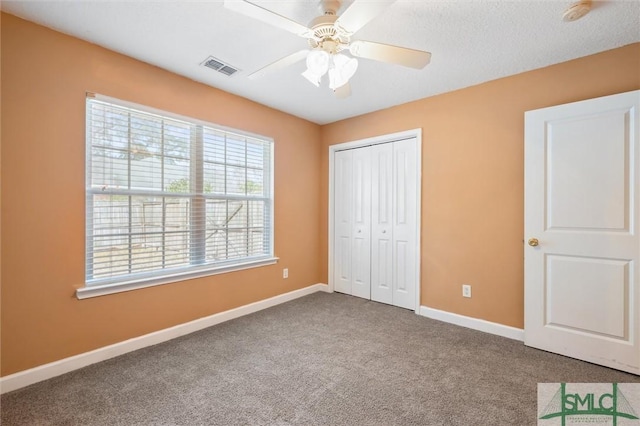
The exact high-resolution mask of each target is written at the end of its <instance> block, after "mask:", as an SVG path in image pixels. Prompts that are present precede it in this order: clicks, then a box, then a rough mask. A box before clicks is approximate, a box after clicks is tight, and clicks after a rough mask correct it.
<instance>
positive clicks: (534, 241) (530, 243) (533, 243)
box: [529, 238, 540, 247]
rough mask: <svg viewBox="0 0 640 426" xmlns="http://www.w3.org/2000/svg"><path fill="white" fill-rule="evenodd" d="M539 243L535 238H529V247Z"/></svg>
mask: <svg viewBox="0 0 640 426" xmlns="http://www.w3.org/2000/svg"><path fill="white" fill-rule="evenodd" d="M538 244H540V243H539V241H538V239H537V238H529V245H530V246H531V247H536V246H537V245H538Z"/></svg>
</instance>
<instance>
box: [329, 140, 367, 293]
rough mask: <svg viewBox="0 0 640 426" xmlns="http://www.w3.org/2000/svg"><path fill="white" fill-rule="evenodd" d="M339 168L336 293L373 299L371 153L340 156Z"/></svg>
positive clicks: (355, 151)
mask: <svg viewBox="0 0 640 426" xmlns="http://www.w3.org/2000/svg"><path fill="white" fill-rule="evenodd" d="M334 165H335V190H334V197H335V201H336V203H335V208H334V212H335V249H334V250H335V260H334V274H335V275H334V282H335V290H336V291H338V292H341V293H347V294H351V295H353V296H358V297H363V298H365V299H370V298H371V153H370V151H369V150H368V149H353V150H346V151H340V152H337V153H336V155H335V159H334Z"/></svg>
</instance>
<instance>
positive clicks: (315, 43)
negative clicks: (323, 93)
mask: <svg viewBox="0 0 640 426" xmlns="http://www.w3.org/2000/svg"><path fill="white" fill-rule="evenodd" d="M395 1H396V0H375V1H372V0H354V1H353V3H352V4H351V5H350V6H349V7H348V8H347V9H346V10H345V11H344V12H343V13H342V14H341V15H340V16H338V15H337V12H338V10H339V9H340V6H341V5H342V1H341V0H321V2H320V6H321V11H322V12H323V13H324V14H323V15H321V16H318V17H317V18H315V19H313V20H312V21H311V22H310V23H309V25H308V27H307V26H304V25H302V24H299V23H298V22H295V21H293V20H291V19H289V18H286V17H284V16H282V15H279V14H277V13H275V12H272V11H270V10H268V9H265V8H263V7H261V6H258V5H257V4H253V3H250V2H248V1H244V0H225V1H224V5H225V7H226V8H228V9H230V10H233V11H236V12H239V13H242V14H243V15H246V16H249V17H251V18H254V19H258V20H260V21H263V22H265V23H267V24H271V25H273V26H275V27H278V28H282V29H284V30H287V31H289V32H292V33H294V34H296V35H298V36H300V37H303V38H306V39H307V40H308V43H309V48H308V49H303V50H300V51H297V52H295V53H292V54H290V55H288V56H285V57H284V58H281V59H279V60H277V61H275V62H273V63H271V64H269V65H267V66H265V67H264V68H261V69H259V70H257V71H255V72H254V73H252V74H250V75H249V78H250V79H256V78H259V77H262V76H264V75H266V74H270V73H272V72H274V71H277V70H280V69H282V68H285V67H287V66H289V65H292V64H294V63H296V62H298V61H301V60H303V59H306V64H307V69H306V71H305V72H303V73H302V75H303V76H304V77H305V78H306V79H307V80H309V81H310V82H311V83H313V84H314V85H316V86H320V83H321V80H322V77H323V76H324V75H326V74H327V75H328V76H329V88H330V89H332V90H333V91H334V93H335V95H336V96H337V97H338V98H346V97H348V96H349V95H350V94H351V87H350V85H349V79H350V78H351V77H352V76H353V75H354V74H355V72H356V69H357V68H358V60H357V59H356V58H366V59H373V60H376V61H381V62H388V63H392V64H398V65H404V66H406V67H411V68H416V69H422V68H424V67H425V66H426V65H427V64H428V63H429V61H430V59H431V53H429V52H424V51H422V50H415V49H409V48H406V47H400V46H392V45H389V44H383V43H376V42H373V41H364V40H351V36H352V35H353V34H354V33H356V32H357V31H358V30H360V28H362V27H364V26H365V25H366V24H367V23H368V22H369V21H371V20H372V19H373V18H375V17H376V16H378V15H379V14H380V13H382V11H383V10H384V9H385V8H387V7H388V6H389V5H390V4H392V3H394V2H395ZM345 51H348V52H349V53H350V54H351V56H348V55H346V54H344V52H345Z"/></svg>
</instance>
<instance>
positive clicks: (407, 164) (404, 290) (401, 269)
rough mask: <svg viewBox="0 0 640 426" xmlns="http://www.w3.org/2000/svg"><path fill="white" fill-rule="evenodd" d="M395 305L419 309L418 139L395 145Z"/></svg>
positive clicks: (398, 142)
mask: <svg viewBox="0 0 640 426" xmlns="http://www.w3.org/2000/svg"><path fill="white" fill-rule="evenodd" d="M392 145H393V179H392V182H393V183H392V185H393V187H392V193H393V202H392V203H393V207H392V210H393V214H392V216H393V231H392V232H393V260H392V263H393V278H392V280H393V305H394V306H400V307H402V308H407V309H416V296H417V295H416V284H417V280H418V243H419V241H420V240H419V239H420V234H419V231H418V229H419V226H418V220H420V218H419V217H418V215H417V211H418V203H419V202H420V196H419V194H418V183H419V179H420V176H419V169H418V161H417V158H418V145H417V140H416V138H411V139H405V140H402V141H397V142H394V143H393V144H392Z"/></svg>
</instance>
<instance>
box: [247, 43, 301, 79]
mask: <svg viewBox="0 0 640 426" xmlns="http://www.w3.org/2000/svg"><path fill="white" fill-rule="evenodd" d="M308 54H309V49H304V50H299V51H297V52H295V53H292V54H291V55H288V56H285V57H284V58H281V59H278V60H277V61H275V62H273V63H271V64H269V65H267V66H266V67H263V68H260V69H259V70H258V71H255V72H253V73H251V74H249V75H248V76H247V78H249V79H251V80H255V79H257V78H260V77H264V76H265V75H267V74H271V73H272V72H274V71H278V70H281V69H282V68H285V67H288V66H289V65H293V64H295V63H296V62H298V61H301V60H303V59H304V58H306V57H307V55H308Z"/></svg>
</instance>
